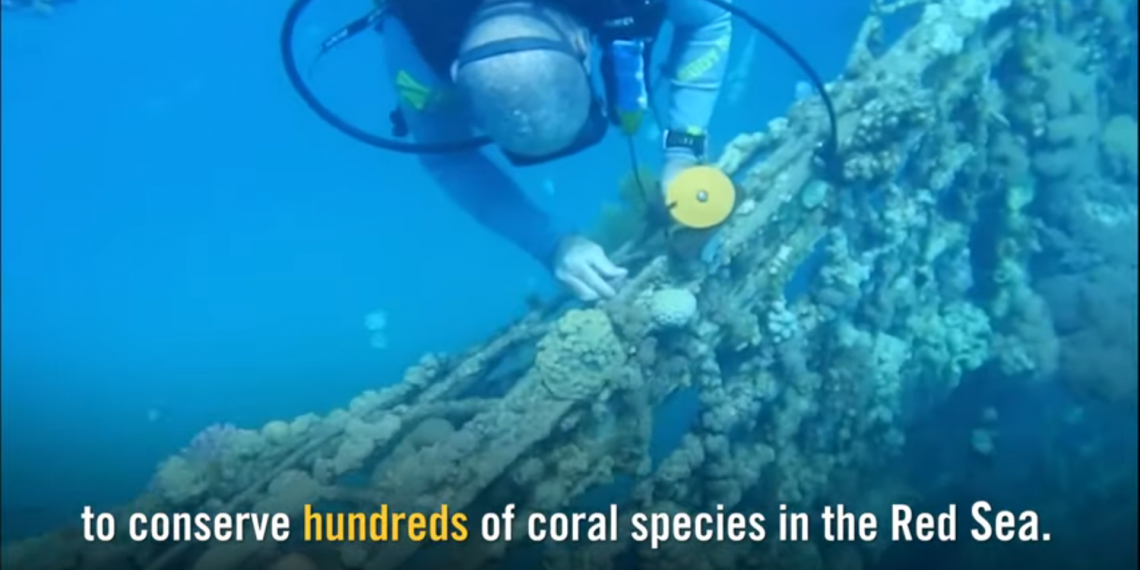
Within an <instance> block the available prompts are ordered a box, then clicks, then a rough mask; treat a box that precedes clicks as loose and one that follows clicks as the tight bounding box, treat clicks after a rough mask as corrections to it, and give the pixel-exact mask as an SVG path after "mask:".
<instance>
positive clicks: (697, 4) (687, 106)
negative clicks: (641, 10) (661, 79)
mask: <svg viewBox="0 0 1140 570" xmlns="http://www.w3.org/2000/svg"><path fill="white" fill-rule="evenodd" d="M668 2H669V4H668V15H669V20H670V21H671V22H672V23H673V27H674V30H673V43H672V46H670V53H669V65H668V66H667V69H668V71H667V73H668V75H667V78H668V80H669V86H670V89H669V92H670V95H669V108H668V111H667V115H666V117H665V122H666V124H665V125H663V126H664V127H665V128H668V129H670V130H675V131H685V130H691V129H694V130H698V131H700V132H702V133H703V132H705V131H707V129H708V125H709V121H710V120H711V119H712V114H713V110H714V109H715V108H716V101H717V97H718V96H719V95H720V89H721V84H722V83H723V80H724V75H725V72H726V71H727V68H728V50H729V47H730V45H731V42H732V16H731V15H730V14H729V13H728V12H726V11H724V10H723V9H721V8H719V7H717V6H714V5H712V4H709V3H708V2H705V1H704V0H668ZM699 158H700V157H697V156H695V155H694V153H693V152H691V151H690V150H689V149H686V148H676V147H674V148H667V149H665V170H666V171H665V172H664V173H662V181H664V182H668V180H670V179H671V178H672V176H673V175H675V174H676V173H677V172H678V171H680V170H681V169H683V168H685V167H687V166H691V165H693V164H695V163H696V162H697V160H698V159H699Z"/></svg>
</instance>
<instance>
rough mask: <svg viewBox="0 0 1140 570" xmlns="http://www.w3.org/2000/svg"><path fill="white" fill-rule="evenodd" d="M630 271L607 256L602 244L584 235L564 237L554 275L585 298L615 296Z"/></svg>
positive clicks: (594, 298) (593, 298)
mask: <svg viewBox="0 0 1140 570" xmlns="http://www.w3.org/2000/svg"><path fill="white" fill-rule="evenodd" d="M626 273H627V272H626V270H625V269H623V268H621V267H618V266H616V265H614V264H613V262H612V261H610V258H609V257H606V252H605V250H603V249H602V246H600V245H598V244H596V243H594V242H592V241H590V240H588V239H586V238H584V237H581V236H570V237H567V238H566V239H565V240H563V242H562V247H560V248H559V249H558V257H557V259H556V260H555V263H554V277H555V278H557V279H558V280H559V281H561V282H562V283H564V284H565V285H566V286H567V287H569V288H570V290H571V291H573V292H574V294H575V295H577V296H578V298H579V299H581V300H583V301H594V300H597V299H608V298H610V297H613V296H614V295H615V294H617V290H616V288H617V287H616V286H617V283H618V282H619V281H620V280H621V279H622V278H623V277H625V275H626Z"/></svg>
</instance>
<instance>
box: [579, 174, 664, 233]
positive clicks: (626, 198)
mask: <svg viewBox="0 0 1140 570" xmlns="http://www.w3.org/2000/svg"><path fill="white" fill-rule="evenodd" d="M657 187H658V180H657V175H656V174H655V173H654V172H653V171H651V170H650V169H648V168H646V167H644V166H638V167H637V168H636V169H635V170H632V171H630V172H629V173H628V174H626V176H625V177H624V178H622V180H621V181H620V182H619V183H618V201H617V202H608V203H606V204H603V205H602V211H601V212H600V213H599V215H598V218H597V220H596V221H595V222H594V226H593V228H592V229H591V230H590V231H589V232H588V233H589V236H590V238H591V239H593V240H594V241H596V242H598V244H600V245H601V246H602V247H604V248H606V249H614V248H617V247H619V246H621V245H623V244H625V243H627V242H630V241H633V240H635V239H637V238H639V237H641V236H642V235H643V234H644V233H645V232H646V230H648V229H649V221H650V204H652V202H651V196H652V194H651V193H653V192H657Z"/></svg>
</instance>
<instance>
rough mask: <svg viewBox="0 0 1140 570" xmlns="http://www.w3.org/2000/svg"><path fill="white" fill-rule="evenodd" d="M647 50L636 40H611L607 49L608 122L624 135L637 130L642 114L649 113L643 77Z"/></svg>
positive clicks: (641, 42) (642, 43) (642, 117)
mask: <svg viewBox="0 0 1140 570" xmlns="http://www.w3.org/2000/svg"><path fill="white" fill-rule="evenodd" d="M647 47H648V46H646V43H645V42H643V41H640V40H614V41H613V42H611V43H610V45H609V48H608V53H607V57H608V58H609V60H610V73H611V74H612V76H611V78H610V79H611V82H612V85H610V86H609V90H610V91H611V93H610V95H611V97H612V99H611V100H610V107H611V112H612V114H613V115H614V116H613V117H612V118H611V120H612V121H613V123H614V124H615V125H617V126H618V128H620V129H621V130H622V132H623V133H625V134H627V135H632V134H634V133H636V132H637V131H638V129H640V128H641V123H642V120H643V119H644V118H645V112H646V111H647V110H648V109H649V88H648V86H647V85H646V76H645V68H646V61H647V60H648V58H647V57H646V55H647V54H646V49H647Z"/></svg>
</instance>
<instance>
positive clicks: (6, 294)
mask: <svg viewBox="0 0 1140 570" xmlns="http://www.w3.org/2000/svg"><path fill="white" fill-rule="evenodd" d="M739 3H740V4H742V5H746V6H748V7H750V8H753V9H754V10H755V11H756V13H757V14H758V15H761V16H762V17H763V18H764V19H765V20H766V21H767V22H768V23H770V24H771V25H773V26H774V27H776V28H777V29H779V30H780V31H781V32H782V33H783V34H785V35H786V36H787V37H788V39H790V40H791V41H792V42H793V43H795V44H796V45H797V47H799V48H800V49H801V50H802V51H803V52H804V55H805V56H806V57H807V58H808V59H809V60H810V61H812V62H813V64H814V65H816V66H817V67H818V69H819V70H820V72H821V73H822V74H823V75H824V76H825V77H832V76H834V75H835V74H836V73H837V72H838V71H839V70H840V68H841V65H842V64H843V62H844V60H845V57H846V51H847V48H848V46H849V45H850V43H851V40H852V38H853V37H854V35H855V32H856V30H857V26H858V24H859V22H860V21H861V18H862V15H863V10H864V6H865V3H864V2H863V1H862V0H843V1H841V2H838V1H837V0H800V1H798V2H796V3H794V4H791V5H784V4H781V3H773V2H763V1H760V0H741V1H740V2H739ZM320 4H322V6H318V7H317V8H316V9H314V12H315V13H314V15H313V16H312V17H308V18H306V22H305V23H304V24H302V29H301V36H302V37H300V38H299V40H300V41H301V42H302V43H304V42H311V43H314V44H315V43H316V42H317V41H319V40H320V39H323V37H324V35H325V34H326V33H328V32H331V31H333V30H335V29H336V28H337V27H338V26H339V25H341V24H343V23H344V22H346V21H347V20H349V19H351V18H352V17H355V16H358V15H359V14H360V13H362V12H363V11H364V10H366V9H367V7H368V5H369V3H368V2H366V1H365V0H358V1H355V2H322V3H320ZM286 6H287V2H286V1H285V0H272V1H267V0H262V1H258V2H233V1H228V0H196V1H194V2H176V3H174V2H154V1H150V0H119V1H116V2H94V1H90V0H88V1H81V2H78V3H76V4H73V5H66V6H64V7H63V8H61V9H60V10H57V11H56V13H55V14H54V15H53V16H52V17H50V18H41V17H36V16H27V15H23V14H11V13H7V12H6V13H4V17H3V29H2V34H0V38H2V65H0V69H2V97H3V102H4V104H3V107H2V121H0V124H2V136H3V146H2V149H3V150H2V155H0V159H2V162H3V169H2V179H0V181H2V187H3V208H2V212H3V218H2V228H3V240H2V244H3V249H2V255H3V274H2V288H3V297H2V299H3V306H2V309H3V310H2V315H3V321H2V324H3V337H2V339H3V345H2V349H3V359H2V366H3V370H2V375H3V398H2V402H3V408H2V411H3V414H2V417H3V442H2V443H3V472H2V476H3V482H4V484H3V501H2V504H3V511H2V513H3V519H2V522H3V524H2V525H0V528H2V529H3V538H4V539H5V540H8V539H12V538H18V537H21V536H28V535H31V534H37V533H40V532H43V531H47V530H50V529H52V528H55V527H58V526H60V525H63V524H68V523H71V522H73V521H75V520H77V519H76V517H77V515H78V512H79V509H80V508H81V507H82V506H83V505H92V506H94V507H96V508H99V507H109V506H112V505H115V504H120V503H122V502H124V501H127V500H129V499H130V498H132V497H134V496H135V495H136V494H137V493H138V492H139V491H140V490H141V489H142V488H143V487H144V486H145V485H146V483H147V481H148V479H149V477H150V475H151V473H152V470H153V467H154V465H155V464H156V463H157V462H158V461H159V460H160V459H162V458H163V457H165V456H167V455H169V454H170V453H173V452H175V451H177V450H178V449H179V448H180V447H181V446H183V445H185V443H186V442H187V441H188V440H189V438H190V437H191V436H192V435H193V434H194V433H195V432H197V431H198V430H200V429H202V428H203V427H205V426H206V425H208V424H211V423H214V422H221V421H228V422H234V423H236V424H238V425H241V426H249V427H256V426H260V425H262V424H263V423H264V422H266V421H268V420H271V419H276V418H290V417H293V416H295V415H298V414H301V413H305V412H309V411H325V410H328V409H331V408H334V407H337V406H340V405H343V404H344V403H345V402H347V401H348V399H350V398H351V397H352V396H354V395H356V394H358V393H359V392H360V391H362V390H364V389H367V388H369V387H376V386H382V385H386V384H390V383H393V382H395V381H397V380H398V378H399V376H400V374H401V372H402V370H403V369H404V368H405V367H406V366H407V365H409V364H410V363H412V362H413V361H414V360H415V359H416V358H418V357H419V355H421V354H423V353H425V352H428V351H454V350H458V349H460V348H462V347H465V346H467V345H468V344H469V343H471V342H474V341H476V340H479V339H482V338H483V337H484V336H485V335H487V334H488V333H489V332H490V331H492V330H494V329H495V328H497V327H499V326H501V325H503V324H504V323H506V322H508V321H509V320H510V319H511V318H513V317H515V316H517V315H519V314H521V312H522V311H523V308H524V305H523V298H524V296H525V295H526V294H528V293H530V292H532V291H534V290H535V289H536V288H537V289H539V290H542V291H548V290H550V289H551V288H552V287H553V286H552V285H551V284H550V280H549V278H548V277H547V276H546V275H545V273H544V271H543V269H542V268H540V267H538V266H537V265H535V264H534V263H533V262H532V261H530V259H529V258H527V257H526V256H525V255H523V254H522V253H520V252H518V251H515V250H514V249H513V248H512V247H510V246H509V245H507V244H506V243H504V242H502V241H501V240H499V239H498V238H496V237H494V236H492V235H490V234H489V233H488V232H486V231H484V230H482V229H481V228H480V227H478V226H477V225H476V224H475V223H474V222H472V221H470V220H469V219H468V218H467V217H466V216H465V215H464V214H463V213H462V212H461V211H459V210H458V209H457V208H456V207H454V206H452V204H450V203H449V202H448V201H447V200H446V198H445V197H444V196H443V194H442V192H440V191H439V190H438V189H437V188H435V187H434V186H433V185H432V184H431V183H429V182H428V181H427V179H426V177H425V176H424V174H423V173H422V172H421V171H420V168H419V166H418V165H417V164H416V162H415V161H414V160H413V159H411V158H409V157H406V156H399V155H393V154H384V153H380V152H378V151H376V150H374V149H371V148H367V147H364V146H362V145H359V144H358V143H356V142H354V141H352V140H349V139H347V138H345V137H343V136H342V135H341V134H339V133H337V132H335V131H333V130H332V129H331V128H329V127H328V126H326V125H325V124H324V123H322V122H320V120H319V119H318V118H317V117H315V116H314V115H313V114H312V113H311V112H310V111H309V110H308V109H307V108H306V107H304V105H303V104H302V103H301V101H300V99H299V98H298V97H297V96H296V95H295V94H294V93H293V92H292V91H291V89H290V87H289V85H288V83H287V81H286V78H285V75H284V73H283V71H282V66H281V63H280V61H279V59H278V46H277V33H278V26H279V25H280V22H281V18H282V15H283V13H284V10H285V7H286ZM804 14H811V17H810V18H804ZM744 33H746V32H745V30H744V29H743V27H739V28H738V36H739V35H741V34H744ZM744 44H745V42H744V41H738V42H736V45H737V46H738V48H741V47H743V46H744ZM379 49H380V42H379V40H378V39H377V38H374V37H363V38H360V39H358V40H354V41H353V42H350V43H349V44H347V45H346V46H345V47H344V48H343V49H340V50H338V51H337V52H336V53H335V54H334V55H332V56H330V57H329V58H327V59H326V60H325V61H324V63H323V64H322V66H321V67H320V68H319V70H318V72H317V73H316V75H315V76H314V80H313V81H314V83H315V87H316V89H317V91H318V92H319V93H320V95H321V96H322V97H323V98H324V99H325V100H326V101H327V102H328V103H329V104H330V105H331V106H333V107H335V108H336V109H337V110H338V111H339V112H341V113H342V114H344V115H346V116H348V117H350V118H351V119H352V120H354V121H358V122H360V123H362V124H365V125H367V126H369V127H370V128H371V129H373V130H375V131H378V132H384V131H386V129H387V124H386V117H387V113H388V110H389V109H390V108H391V106H392V103H393V97H392V94H391V92H390V89H389V88H388V87H387V86H386V85H385V80H384V76H383V63H382V61H381V57H380V55H379V54H378V50H379ZM756 62H757V65H758V70H757V72H756V73H753V74H752V76H751V84H750V85H749V86H748V87H749V90H748V93H749V96H748V97H746V98H745V99H744V101H743V102H742V103H741V104H739V105H738V106H737V107H736V108H732V107H724V108H722V109H721V110H719V111H718V115H717V117H716V118H715V123H714V125H713V133H714V135H715V134H716V133H723V137H722V138H721V139H720V140H714V141H713V142H714V147H719V145H720V144H723V143H724V142H725V140H726V139H727V138H728V137H730V136H731V135H734V134H735V133H737V132H740V131H741V130H755V129H757V128H759V127H760V126H761V125H763V124H764V122H766V121H767V120H768V119H769V118H771V117H773V116H776V115H778V114H780V113H782V111H783V110H784V109H785V108H786V105H787V104H788V103H789V102H790V101H791V100H792V97H793V96H794V93H795V89H794V84H795V83H796V82H797V81H800V80H802V79H803V76H802V75H801V73H800V72H799V71H798V70H797V69H796V68H795V67H794V66H793V64H791V63H790V62H789V61H788V60H787V59H786V58H785V57H784V56H783V55H782V54H781V53H779V52H778V51H777V50H776V49H775V48H773V47H772V46H771V45H770V44H767V43H762V44H761V50H760V52H759V53H758V54H757V59H756ZM730 127H731V128H730ZM645 150H646V152H645V153H644V154H649V152H648V149H645ZM628 169H629V164H628V162H627V161H626V153H625V150H624V148H623V147H622V146H621V145H620V144H619V142H618V141H617V140H615V139H613V138H611V140H609V141H608V142H607V143H606V144H605V145H603V146H602V147H599V148H596V149H593V150H591V151H590V152H589V153H587V154H585V155H583V156H578V157H574V158H571V159H568V160H565V161H562V162H559V163H557V164H553V165H550V166H545V167H542V168H541V169H536V170H531V171H526V172H523V173H520V175H519V176H520V180H522V181H523V182H524V184H525V186H526V187H527V188H528V190H531V191H533V193H534V199H535V200H536V201H537V202H538V203H539V204H541V205H542V206H543V207H545V208H547V209H548V210H550V211H551V212H553V213H555V214H556V215H558V216H562V217H565V218H566V219H568V220H570V221H572V222H574V223H577V224H587V223H588V222H589V221H590V220H591V219H592V216H593V215H594V213H596V212H597V211H598V208H599V206H600V204H601V203H602V202H604V201H606V200H610V199H613V198H614V197H615V196H616V189H617V181H618V180H619V178H620V177H621V176H622V175H623V174H624V173H625V172H626V171H628ZM583 172H589V173H590V176H589V177H585V176H583V175H582V174H581V173H583ZM547 180H550V181H552V182H553V183H554V184H553V186H554V187H556V188H557V192H555V193H554V194H553V195H550V193H549V192H545V191H543V188H544V187H547V186H549V183H548V182H546V181H547ZM492 268H493V270H492ZM375 310H384V311H386V312H387V314H388V331H387V336H388V348H387V349H386V350H384V351H378V350H376V349H375V348H372V347H371V346H370V344H369V333H368V331H367V330H365V328H364V318H365V315H366V314H368V313H370V312H372V311H375Z"/></svg>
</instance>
